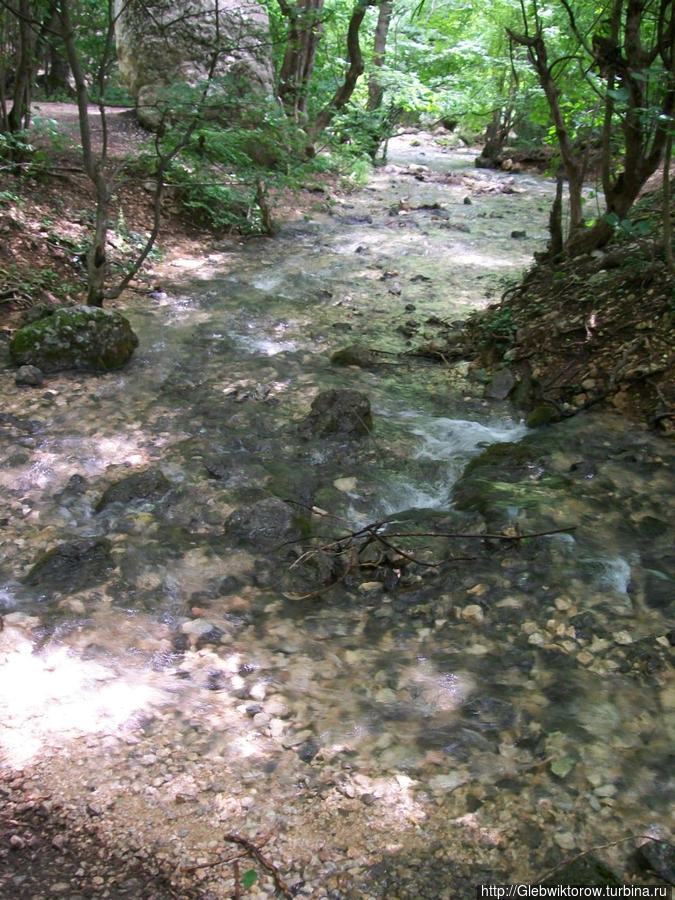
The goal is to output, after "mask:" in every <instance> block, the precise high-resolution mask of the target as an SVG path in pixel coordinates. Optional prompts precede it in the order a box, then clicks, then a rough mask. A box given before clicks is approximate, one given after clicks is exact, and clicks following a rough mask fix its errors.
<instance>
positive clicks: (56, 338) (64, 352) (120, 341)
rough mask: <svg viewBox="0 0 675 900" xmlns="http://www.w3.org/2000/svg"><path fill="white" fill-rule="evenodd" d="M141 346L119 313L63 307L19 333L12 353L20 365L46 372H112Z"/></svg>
mask: <svg viewBox="0 0 675 900" xmlns="http://www.w3.org/2000/svg"><path fill="white" fill-rule="evenodd" d="M137 346H138V338H137V337H136V334H135V333H134V331H133V330H132V328H131V325H130V323H129V321H128V319H126V318H125V317H124V316H123V315H122V314H121V313H119V312H117V311H116V310H107V309H98V308H97V307H91V306H63V307H58V308H57V309H55V310H54V311H53V312H52V314H51V315H48V316H44V317H43V318H41V319H38V320H37V321H36V322H32V323H31V324H29V325H25V326H24V327H23V328H20V329H19V330H18V331H16V332H15V334H14V335H13V337H12V340H11V341H10V344H9V353H10V357H11V360H12V362H13V363H15V364H16V365H18V366H23V365H32V366H37V367H38V368H39V369H41V370H42V371H43V372H59V371H64V370H69V369H75V370H84V371H94V372H108V371H110V370H112V369H119V368H121V367H122V366H123V365H124V364H125V363H126V362H128V360H129V359H130V357H131V355H132V353H133V352H134V350H135V349H136V347H137Z"/></svg>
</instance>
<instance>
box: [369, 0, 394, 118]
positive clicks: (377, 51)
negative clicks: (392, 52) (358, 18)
mask: <svg viewBox="0 0 675 900" xmlns="http://www.w3.org/2000/svg"><path fill="white" fill-rule="evenodd" d="M393 9H394V2H393V0H381V3H380V12H379V14H378V17H377V25H376V27H375V39H374V41H373V72H372V74H371V76H370V79H369V80H368V105H367V106H366V109H368V110H370V111H372V110H375V109H379V108H380V107H381V106H382V98H383V96H384V87H383V86H382V82H381V81H380V75H381V70H382V67H383V66H384V62H385V59H386V55H387V36H388V34H389V25H390V24H391V14H392V12H393Z"/></svg>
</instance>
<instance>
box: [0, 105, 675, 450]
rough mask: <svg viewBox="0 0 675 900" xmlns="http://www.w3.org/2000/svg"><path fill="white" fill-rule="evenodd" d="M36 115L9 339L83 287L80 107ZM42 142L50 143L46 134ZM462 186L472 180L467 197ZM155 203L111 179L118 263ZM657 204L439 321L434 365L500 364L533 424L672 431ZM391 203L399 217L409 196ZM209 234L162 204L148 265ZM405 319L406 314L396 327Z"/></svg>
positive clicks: (290, 206)
mask: <svg viewBox="0 0 675 900" xmlns="http://www.w3.org/2000/svg"><path fill="white" fill-rule="evenodd" d="M38 113H39V115H40V116H41V117H42V120H43V122H50V123H52V124H50V126H49V127H50V129H51V131H52V134H53V135H54V134H58V135H60V137H59V140H60V141H61V143H58V142H57V143H54V140H55V138H54V137H52V139H51V143H45V144H44V146H45V150H44V152H45V153H46V154H47V157H46V159H45V164H44V165H43V166H42V168H41V169H38V170H36V172H37V174H36V176H35V177H32V178H25V177H17V176H13V175H11V174H9V175H8V176H6V179H5V186H4V190H3V192H2V195H0V197H1V199H0V233H1V234H2V237H3V240H2V243H1V244H0V278H1V280H0V327H3V326H4V333H2V335H1V336H3V337H4V338H5V339H7V338H8V336H9V334H10V332H11V330H12V328H13V327H15V326H16V325H17V324H18V323H19V322H20V321H21V317H22V314H23V312H24V311H25V310H27V309H29V308H30V307H31V306H34V305H36V304H43V303H46V304H49V305H52V304H57V303H60V302H79V301H80V298H81V296H82V293H83V290H84V266H83V259H84V248H85V246H86V240H87V237H88V230H89V225H90V221H91V209H92V207H91V202H92V201H91V190H90V187H89V185H88V183H87V182H86V179H84V177H83V176H82V174H81V173H79V167H80V163H79V157H78V152H77V146H76V134H77V120H76V114H75V108H74V107H73V106H72V105H70V104H42V106H41V107H40V108H39V109H38ZM96 119H97V116H96V113H95V112H94V111H92V120H93V121H96ZM108 127H109V134H110V138H109V139H110V150H111V155H112V157H113V158H122V157H123V156H124V155H129V154H131V155H133V154H134V153H135V152H138V151H139V150H140V148H141V147H142V145H143V142H144V141H146V140H147V133H146V132H144V131H143V130H142V129H140V128H139V127H138V126H137V125H136V124H135V123H134V120H133V117H132V114H131V112H130V111H120V112H114V113H113V114H111V115H110V116H109V123H108ZM43 131H44V126H43ZM41 140H42V141H43V143H44V142H45V138H44V134H43V136H42V138H41ZM445 140H447V139H445ZM424 141H430V142H431V143H432V144H434V142H435V138H434V137H432V136H430V135H429V136H426V137H425V138H424ZM64 142H65V143H64ZM414 143H415V144H417V145H418V147H419V160H420V162H421V164H422V165H421V168H420V171H419V172H418V173H417V175H416V177H417V178H418V179H420V180H424V179H425V178H426V177H433V176H431V175H429V174H425V172H424V165H423V161H424V147H423V141H415V142H414ZM50 147H51V148H52V149H51V150H50V149H49V148H50ZM55 147H58V148H59V149H58V151H57V150H56V149H54V148H55ZM50 153H51V154H53V158H52V159H50V156H49V155H50ZM471 188H472V185H471V181H470V179H469V180H467V200H470V194H471ZM346 190H347V185H346V183H344V182H343V183H342V184H341V185H340V184H338V182H337V180H336V179H335V178H330V177H327V176H326V177H324V178H323V179H314V182H313V183H312V185H310V186H308V187H307V189H305V190H302V189H299V190H298V192H297V193H295V194H294V195H292V196H290V195H285V196H283V197H282V196H280V197H278V198H276V202H277V206H276V210H275V214H276V215H278V217H279V219H280V221H284V222H286V223H288V222H289V221H293V220H299V219H302V217H303V215H306V214H307V213H308V212H311V211H312V210H317V209H323V210H327V211H330V210H331V209H332V208H337V209H338V210H339V206H340V204H343V203H344V200H345V196H346V193H345V191H346ZM152 202H153V199H152V194H151V192H150V191H149V190H148V189H147V188H146V187H145V185H144V181H143V179H142V178H127V179H124V180H122V181H121V182H120V185H119V188H118V190H117V192H116V195H115V198H114V201H113V206H112V215H111V224H113V225H114V227H113V229H112V231H111V240H110V247H109V251H110V255H111V262H112V265H113V267H115V265H117V264H121V263H123V262H124V261H125V260H126V259H129V258H131V257H132V256H133V253H134V252H135V250H136V248H138V247H139V246H141V244H142V241H143V240H144V237H145V235H146V234H147V233H148V230H149V228H150V223H151V219H152ZM660 204H661V201H660V194H659V192H658V190H657V189H656V187H655V185H654V184H652V186H651V193H650V192H647V193H646V194H645V196H644V198H643V200H642V201H641V203H640V204H639V205H638V207H637V208H636V212H635V223H637V224H638V226H639V228H640V229H641V234H643V236H642V237H640V238H636V237H635V234H632V235H631V234H629V233H627V232H626V231H625V230H624V233H623V234H619V235H617V242H616V243H615V244H612V245H610V246H609V247H608V248H607V249H606V251H603V252H599V253H596V254H593V255H592V256H589V257H585V258H582V259H575V260H571V261H558V262H556V263H554V264H542V265H535V266H533V268H532V269H531V271H530V272H529V273H528V275H527V277H526V278H525V280H524V281H523V282H521V283H512V284H510V285H509V286H508V288H507V289H506V291H505V293H504V297H503V300H502V302H500V303H499V304H496V305H495V306H493V307H492V308H490V309H489V310H488V311H487V312H485V311H480V312H479V313H478V314H477V315H476V316H474V317H472V318H471V319H470V320H469V323H468V328H467V330H466V331H465V332H464V333H463V334H462V335H461V337H460V338H459V340H458V335H457V328H456V325H453V328H452V329H451V331H450V332H449V333H444V331H443V329H442V328H440V329H439V330H438V332H437V334H435V335H434V340H433V341H432V344H431V346H432V354H431V355H432V356H435V357H436V358H437V359H438V360H439V361H443V360H446V359H452V358H453V357H454V356H456V354H457V350H458V347H459V353H460V354H463V355H464V356H465V357H468V358H470V359H472V360H473V361H474V362H475V363H476V364H477V365H478V366H479V367H480V366H485V367H486V369H487V373H488V375H487V376H486V380H488V378H489V377H490V376H492V375H494V373H495V372H497V371H499V370H501V369H506V370H508V371H509V372H512V373H513V376H514V380H515V382H518V384H519V388H518V390H516V391H514V392H513V399H514V400H515V402H516V408H520V409H521V410H522V414H523V415H524V416H527V415H529V414H531V413H533V411H534V416H533V419H532V421H533V422H537V423H542V422H546V421H555V420H557V419H560V418H565V417H567V416H569V415H573V414H575V413H576V412H577V411H579V410H581V409H589V408H594V407H599V408H605V409H607V408H609V409H612V410H614V411H616V412H617V413H619V414H620V415H621V416H622V417H624V418H626V419H628V420H631V421H636V422H640V423H642V424H643V425H644V426H646V427H649V428H654V429H656V430H658V431H660V432H662V433H668V434H672V433H673V430H674V429H675V413H674V410H675V374H674V372H675V349H674V346H675V341H674V340H673V334H674V329H675V307H674V304H675V299H674V298H673V279H672V273H670V272H669V270H668V268H667V266H666V264H665V260H664V258H663V250H662V248H660V247H659V245H658V240H659V230H660V222H659V217H660ZM399 212H400V213H403V214H405V201H402V208H401V210H400V211H399ZM220 238H221V239H222V235H221V236H220ZM218 240H219V237H218V236H214V235H212V234H208V233H204V232H203V230H201V229H200V228H198V227H196V226H195V225H194V224H193V223H191V222H190V220H189V217H188V216H186V214H185V212H184V211H181V210H180V209H179V207H178V206H176V205H175V204H173V203H171V202H168V203H167V204H166V205H165V208H164V215H163V226H162V232H161V235H160V240H159V243H158V246H157V250H156V251H155V253H154V254H153V259H154V264H157V263H159V262H160V261H164V262H165V263H170V260H171V258H172V257H180V258H187V257H194V258H195V259H199V258H200V257H202V256H203V255H204V254H205V253H208V252H209V249H210V248H213V246H214V245H216V246H217V244H218ZM523 240H527V235H526V233H525V232H522V233H518V234H515V235H514V248H515V245H516V244H517V243H518V242H522V241H523ZM152 265H153V264H152V263H151V264H150V266H148V267H146V268H145V269H144V270H143V272H142V273H141V274H140V275H139V277H138V278H137V279H136V280H135V282H134V285H133V289H134V290H136V291H140V292H150V291H151V290H154V289H157V288H158V287H159V288H160V289H161V283H160V284H158V281H157V278H156V277H155V275H154V274H153V267H152ZM439 287H440V286H439ZM407 318H409V317H408V316H405V315H402V317H401V319H402V321H401V322H400V327H401V328H402V329H405V327H406V319H407ZM479 374H480V373H479Z"/></svg>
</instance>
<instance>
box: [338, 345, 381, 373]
mask: <svg viewBox="0 0 675 900" xmlns="http://www.w3.org/2000/svg"><path fill="white" fill-rule="evenodd" d="M330 361H331V362H332V363H333V365H336V366H359V368H361V369H375V368H377V367H378V366H380V365H381V364H382V359H381V357H380V356H379V355H378V354H377V352H376V351H375V350H371V349H370V348H369V347H364V346H363V345H362V344H350V345H349V347H343V348H342V349H341V350H336V351H335V353H333V355H332V356H331V358H330Z"/></svg>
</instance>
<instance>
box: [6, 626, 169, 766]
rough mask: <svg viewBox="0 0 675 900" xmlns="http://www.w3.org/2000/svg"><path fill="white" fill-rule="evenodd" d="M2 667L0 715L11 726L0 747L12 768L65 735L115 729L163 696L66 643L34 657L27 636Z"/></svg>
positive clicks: (20, 764) (107, 731)
mask: <svg viewBox="0 0 675 900" xmlns="http://www.w3.org/2000/svg"><path fill="white" fill-rule="evenodd" d="M2 656H5V654H2ZM2 668H3V677H2V680H1V681H0V719H2V721H4V722H11V723H12V727H11V728H5V729H3V731H2V733H1V734H0V749H1V750H2V753H3V756H4V757H5V758H6V760H7V762H8V763H10V764H11V765H14V766H23V765H25V764H26V763H28V762H30V760H32V759H33V758H35V757H36V756H37V755H38V754H39V753H40V751H41V750H42V748H43V747H44V746H47V747H49V746H52V745H53V744H54V743H59V741H60V740H61V739H63V738H64V737H67V736H70V737H72V736H77V735H84V734H93V733H96V732H106V733H110V732H112V731H116V730H118V729H119V728H120V727H121V726H122V725H124V724H125V723H126V722H128V721H129V720H130V719H132V718H133V717H134V716H135V715H137V714H138V713H139V712H140V711H141V710H143V709H146V708H148V707H149V706H150V705H153V704H156V703H158V702H159V701H160V700H161V696H162V695H161V693H160V692H159V691H158V690H156V689H155V688H152V687H151V686H150V685H147V684H143V683H141V682H139V681H138V680H134V681H133V683H132V682H129V681H127V680H125V679H120V678H119V677H118V675H117V673H116V672H114V671H112V670H111V669H109V668H107V667H106V666H102V665H101V664H100V663H96V662H92V661H85V660H81V659H77V658H76V657H74V656H71V655H70V654H69V652H68V650H67V649H66V648H65V647H61V648H57V649H55V650H50V651H49V652H48V653H46V654H44V655H39V656H38V655H36V654H35V653H34V652H33V645H32V642H30V641H28V640H26V641H24V642H23V643H21V644H20V645H18V646H15V648H14V651H13V652H12V653H10V654H8V655H7V656H6V658H5V659H4V660H3V667H2Z"/></svg>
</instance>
